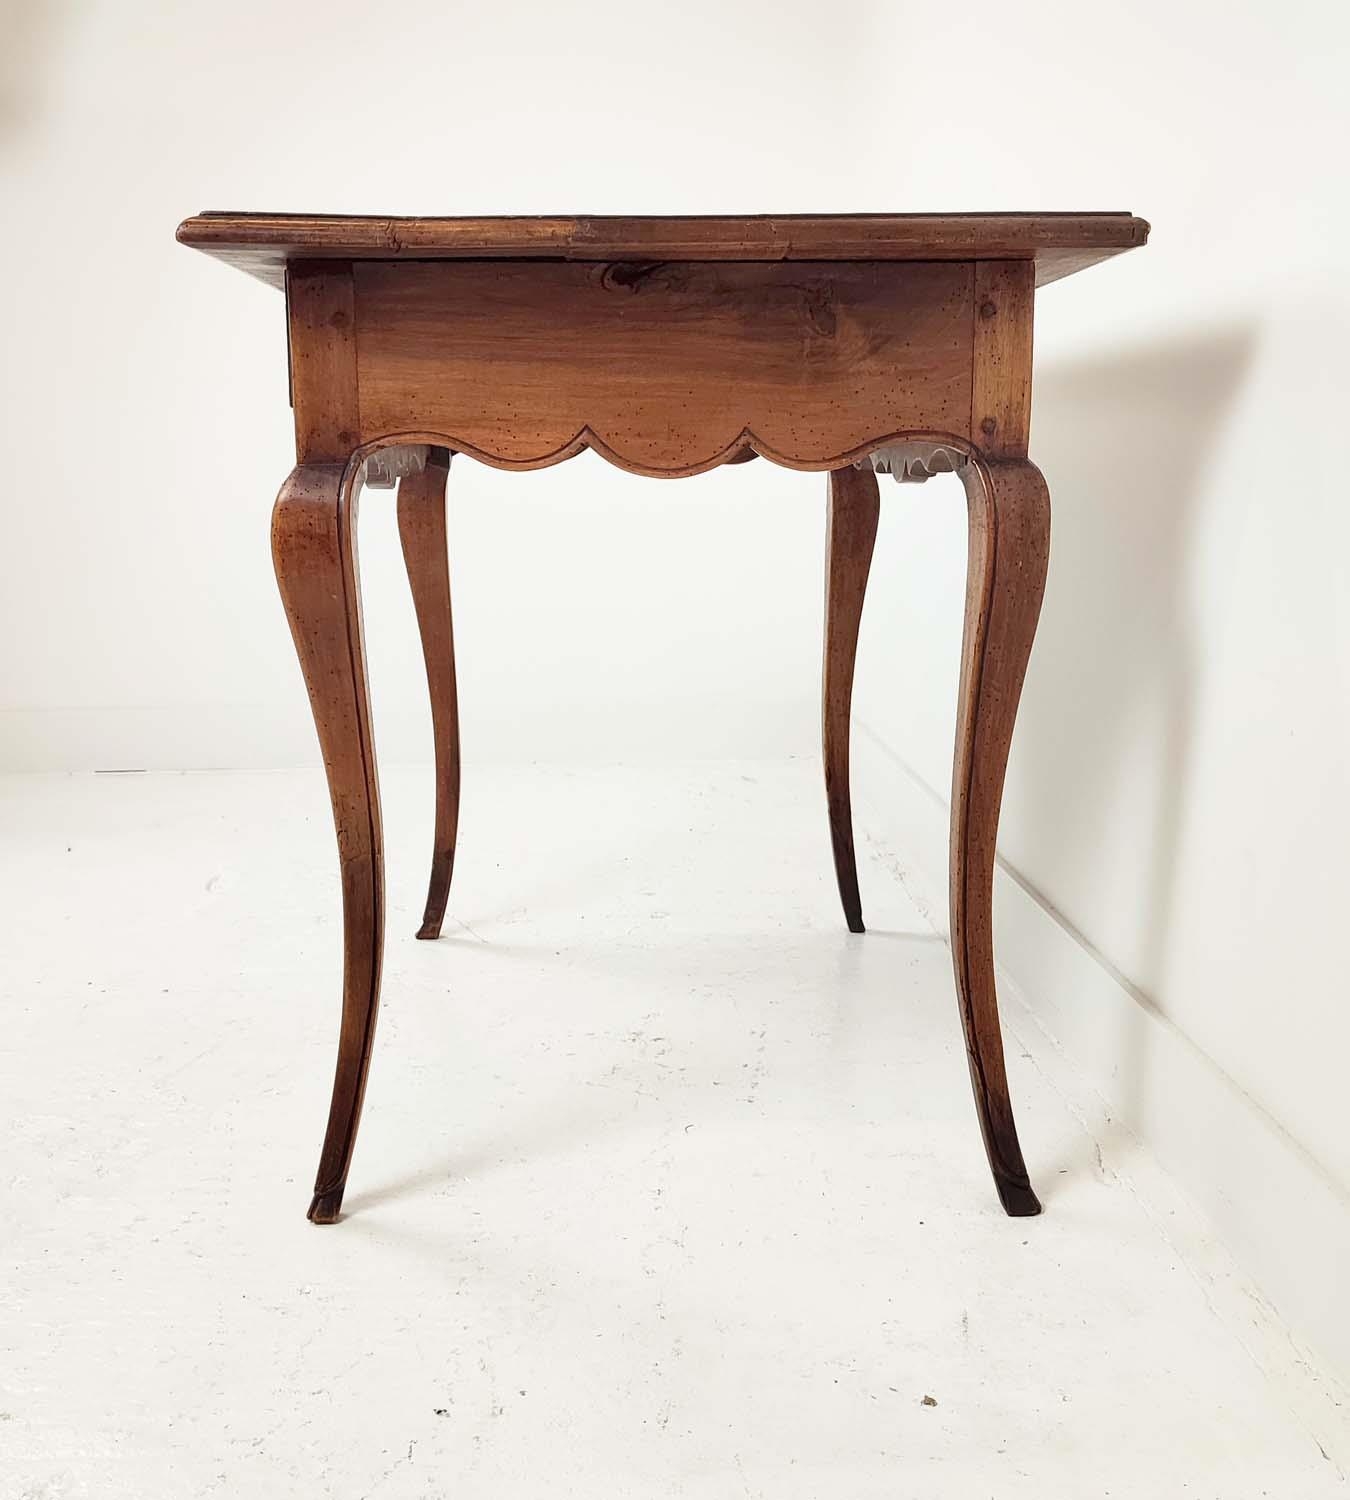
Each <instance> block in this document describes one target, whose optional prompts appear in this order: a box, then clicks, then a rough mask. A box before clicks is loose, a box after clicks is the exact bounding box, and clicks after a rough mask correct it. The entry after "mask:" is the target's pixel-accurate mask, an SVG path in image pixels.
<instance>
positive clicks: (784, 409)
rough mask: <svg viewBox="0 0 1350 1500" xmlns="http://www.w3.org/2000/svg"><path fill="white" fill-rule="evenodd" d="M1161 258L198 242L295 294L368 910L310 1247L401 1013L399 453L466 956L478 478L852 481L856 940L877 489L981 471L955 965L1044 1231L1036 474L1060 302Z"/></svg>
mask: <svg viewBox="0 0 1350 1500" xmlns="http://www.w3.org/2000/svg"><path fill="white" fill-rule="evenodd" d="M1147 234H1148V226H1147V225H1146V224H1144V223H1143V221H1142V220H1139V219H1134V218H1131V217H1130V216H1129V215H1127V214H1097V215H1093V214H1087V215H1083V214H1077V215H1046V214H1031V215H1025V214H1023V215H1018V214H1001V215H936V216H934V215H912V216H906V215H871V216H869V215H834V216H801V217H796V218H793V217H770V216H749V217H737V218H715V217H714V218H681V219H592V218H553V219H366V218H324V217H322V216H308V215H204V216H200V217H198V218H196V219H192V220H189V221H187V222H186V223H184V224H183V225H182V226H181V227H180V229H179V238H180V239H181V240H183V241H184V242H185V243H187V244H191V245H195V246H197V247H198V248H200V249H204V250H206V251H208V252H209V253H211V254H213V255H217V256H219V257H220V258H222V259H224V260H227V261H230V262H232V263H234V264H236V265H240V266H242V267H243V268H244V269H246V270H250V271H252V272H254V273H255V274H258V275H260V276H262V277H264V279H267V280H269V281H273V282H276V283H278V284H280V283H281V281H282V280H283V279H284V281H285V284H286V287H287V300H288V313H289V322H288V329H289V334H290V344H291V376H292V390H293V398H294V405H295V425H296V451H297V457H298V460H299V467H297V468H296V470H295V471H294V473H293V474H292V475H291V478H290V479H289V480H288V481H287V483H286V484H285V485H284V486H283V488H282V492H281V495H280V497H279V498H278V501H277V508H276V512H275V519H274V523H273V550H274V555H275V558H276V566H277V577H278V582H279V584H280V587H281V592H282V597H283V599H284V601H285V604H286V609H287V613H288V616H289V618H290V622H291V629H292V632H293V634H294V637H295V643H296V648H297V651H298V654H299V657H300V661H301V665H302V668H303V670H304V674H305V680H306V684H307V686H308V689H309V694H310V701H311V704H312V706H313V709H314V717H315V723H316V725H317V728H318V733H319V740H320V745H321V747H322V749H323V756H324V763H325V766H326V769H327V772H328V781H329V789H330V793H331V796H332V803H333V814H334V821H335V824H336V827H337V834H338V849H339V858H340V863H341V869H342V886H343V907H344V980H343V1010H342V1029H341V1036H340V1042H339V1049H338V1063H337V1070H336V1076H335V1081H334V1090H333V1101H332V1106H331V1109H330V1114H329V1122H328V1131H327V1135H326V1138H325V1142H324V1149H323V1156H322V1160H321V1164H320V1168H319V1174H318V1180H317V1182H316V1185H315V1194H314V1200H313V1203H312V1205H311V1209H310V1216H311V1217H312V1218H314V1219H315V1220H317V1221H319V1222H330V1221H331V1220H332V1219H333V1218H335V1217H336V1215H337V1213H338V1211H339V1208H340V1205H341V1201H342V1193H343V1187H344V1184H345V1182H346V1177H347V1172H348V1168H349V1166H350V1163H351V1154H352V1145H353V1141H354V1139H355V1135H356V1129H357V1124H358V1120H359V1116H360V1109H361V1098H362V1093H363V1090H364V1086H365V1079H366V1076H367V1071H368V1068H369V1062H370V1047H371V1040H372V1036H373V1032H374V1026H375V1018H376V1012H377V1006H378V993H379V980H380V962H381V947H382V941H383V869H382V860H383V855H382V849H381V834H380V810H379V796H378V791H377V787H376V771H375V755H374V747H373V742H372V740H371V730H370V709H369V694H368V689H367V686H366V674H365V652H364V646H363V642H362V627H361V607H360V593H359V587H358V583H357V572H356V555H355V509H356V500H355V497H356V492H357V489H358V486H359V482H360V478H359V476H360V474H361V473H362V470H363V464H364V461H365V460H366V459H368V458H371V457H373V456H374V455H375V454H377V453H378V452H379V451H380V450H381V449H382V448H384V447H386V446H387V445H390V444H397V445H399V446H400V447H402V448H411V447H416V448H418V449H420V448H424V447H428V446H430V447H431V448H432V450H433V451H432V455H431V462H430V464H429V465H428V467H427V468H426V470H425V472H423V473H420V474H414V475H412V476H411V477H409V478H406V479H405V480H404V481H403V484H402V487H401V490H400V495H399V502H398V513H399V528H400V534H401V537H402V541H403V548H404V554H405V558H406V560H407V564H408V573H409V579H410V582H411V586H412V590H413V597H414V601H415V604H416V609H417V615H418V622H419V627H420V629H421V633H422V643H423V651H424V655H425V657H426V666H427V679H428V684H429V687H430V691H431V697H432V708H433V720H434V724H435V735H436V755H437V810H436V834H435V842H434V852H433V860H432V875H431V882H430V888H429V891H428V898H427V908H426V914H425V917H424V920H423V925H422V930H421V932H420V933H419V936H422V937H431V936H435V935H436V934H437V933H438V932H439V930H440V925H441V921H442V919H443V915H444V910H445V902H446V897H447V892H448V889H449V884H450V878H451V872H452V869H453V861H454V851H455V833H456V824H457V819H458V804H459V744H458V712H457V705H456V684H455V662H454V640H453V625H452V618H451V606H450V582H449V568H448V560H447V555H446V528H445V482H446V468H447V465H448V461H449V450H455V451H463V452H465V453H468V454H471V455H473V456H475V457H479V458H482V459H483V460H484V461H486V462H489V463H494V464H498V465H500V466H502V467H507V468H521V469H527V468H537V467H541V466H543V465H545V464H550V463H556V462H558V461H560V460H561V459H564V458H567V457H569V456H570V455H571V454H573V453H575V452H577V451H579V450H580V449H581V448H583V447H587V446H590V447H594V448H596V449H597V450H598V451H599V452H601V453H602V454H604V455H605V456H606V457H607V458H609V459H610V460H611V461H613V462H615V463H618V464H620V465H622V466H623V467H625V468H628V469H631V470H633V471H635V472H638V473H646V474H662V475H680V474H692V473H697V472H700V471H701V470H703V469H706V468H710V467H712V466H713V465H715V464H719V463H728V462H730V463H739V462H744V461H745V460H746V459H749V458H752V457H754V456H755V454H756V453H759V454H762V455H763V456H766V457H769V458H772V459H775V460H776V461H778V462H780V463H784V464H786V465H789V466H791V467H796V468H804V469H823V470H830V471H833V472H832V473H831V478H830V516H829V530H828V538H827V553H828V562H827V584H826V625H825V660H824V673H823V678H824V680H823V690H822V704H823V712H822V749H823V757H824V763H825V780H826V792H827V801H828V804H829V813H830V830H831V840H832V844H833V849H834V859H835V870H836V874H837V876H838V880H839V889H840V896H841V899H842V902H843V905H844V911H845V916H846V918H847V920H848V924H849V926H850V928H851V929H853V930H854V931H861V930H862V913H861V904H860V901H859V896H858V886H857V869H856V858H855V851H854V846H853V831H852V816H851V808H850V796H849V727H850V726H849V720H850V701H851V695H852V682H853V674H854V665H855V660H856V653H857V640H858V628H859V621H860V617H861V612H862V607H863V600H864V597H865V590H866V584H867V576H868V571H869V566H870V559H871V554H872V546H873V540H874V537H875V533H876V525H877V511H878V500H877V485H876V481H875V478H874V477H873V474H872V471H871V469H870V468H863V469H858V468H856V467H853V464H854V461H855V460H860V459H861V460H865V459H866V458H867V456H868V455H869V454H870V453H872V452H874V451H875V450H878V449H881V448H885V449H886V456H885V458H884V460H882V461H883V462H884V463H885V464H886V466H887V467H889V468H890V469H892V471H893V472H895V473H897V474H900V475H904V476H905V477H907V478H911V479H917V478H923V477H924V476H925V475H929V474H932V473H937V472H945V471H948V470H950V469H953V468H962V469H963V476H964V481H965V484H966V488H967V493H968V496H969V506H970V571H969V578H968V583H967V604H966V622H965V639H964V646H963V654H962V672H961V690H960V703H959V720H958V731H957V744H956V758H955V769H954V780H953V799H952V845H951V882H952V886H951V903H952V951H953V958H954V963H955V969H956V983H957V990H958V995H959V999H960V1009H961V1019H962V1025H963V1028H964V1031H965V1037H966V1047H967V1052H968V1055H969V1059H970V1071H971V1078H972V1081H973V1084H974V1090H975V1100H976V1106H977V1110H978V1112H979V1116H980V1126H981V1130H982V1132H983V1135H984V1140H985V1145H986V1148H987V1151H988V1154H989V1160H990V1164H991V1167H992V1169H993V1174H994V1179H995V1183H996V1185H997V1188H998V1192H999V1196H1000V1198H1001V1199H1002V1201H1003V1205H1004V1207H1005V1208H1006V1209H1007V1211H1008V1212H1009V1213H1010V1214H1028V1213H1035V1212H1037V1211H1039V1207H1040V1205H1039V1203H1038V1201H1037V1199H1036V1196H1035V1194H1034V1192H1033V1191H1032V1188H1031V1185H1030V1182H1029V1180H1028V1178H1027V1173H1026V1168H1025V1165H1024V1163H1023V1160H1022V1153H1021V1149H1020V1146H1019V1143H1018V1139H1017V1130H1016V1126H1015V1123H1014V1120H1013V1114H1012V1107H1011V1104H1010V1102H1009V1098H1008V1085H1007V1077H1006V1070H1005V1066H1004V1057H1003V1046H1002V1036H1001V1032H1000V1027H999V1016H998V1000H997V993H996V988H995V977H994V959H993V930H992V900H993V873H994V859H995V840H996V837H997V831H998V818H999V810H1000V806H1001V800H1002V794H1003V781H1004V774H1005V771H1006V767H1007V759H1008V750H1009V746H1010V743H1011V738H1012V732H1013V723H1014V719H1015V715H1016V711H1017V703H1018V699H1019V696H1020V693H1021V687H1022V681H1023V677H1024V675H1025V671H1026V665H1027V659H1028V656H1029V653H1030V650H1031V644H1032V639H1033V636H1034V633H1035V628H1036V620H1037V616H1038V612H1039V609H1040V600H1041V594H1042V590H1043V587H1044V581H1045V569H1046V559H1047V556H1048V545H1049V501H1048V496H1047V493H1046V489H1045V484H1044V481H1043V480H1042V478H1041V476H1040V474H1039V472H1038V471H1037V470H1036V468H1035V467H1034V466H1033V465H1032V464H1031V463H1029V462H1028V461H1027V458H1026V454H1027V443H1028V434H1029V429H1030V411H1031V369H1032V323H1033V302H1034V288H1035V286H1036V285H1038V284H1043V283H1044V282H1046V281H1048V280H1053V279H1054V278H1055V277H1057V276H1060V275H1065V274H1068V272H1070V271H1072V270H1077V269H1080V268H1081V267H1083V266H1086V265H1090V264H1092V263H1093V262H1094V261H1096V260H1100V259H1101V258H1103V257H1104V256H1106V255H1110V254H1115V253H1117V252H1118V251H1120V250H1124V249H1128V248H1130V247H1131V246H1133V245H1138V244H1142V243H1143V242H1144V240H1145V239H1146V238H1147ZM402 456H403V458H404V459H408V458H409V454H408V453H407V452H405V453H404V454H403V455H402ZM421 456H422V455H421V453H420V452H419V453H416V454H413V455H411V457H412V458H415V459H419V460H420V458H421ZM385 467H386V477H387V474H391V473H393V472H394V471H395V469H396V468H398V469H400V470H402V471H405V472H406V470H405V469H404V468H403V466H402V465H394V464H393V463H392V461H391V462H390V463H389V464H387V465H386V466H385ZM373 482H374V479H373V477H372V483H373Z"/></svg>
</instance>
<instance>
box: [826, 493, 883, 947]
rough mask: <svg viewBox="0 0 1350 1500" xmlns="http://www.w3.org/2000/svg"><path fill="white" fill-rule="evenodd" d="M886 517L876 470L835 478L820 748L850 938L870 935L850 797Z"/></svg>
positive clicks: (829, 518) (829, 517)
mask: <svg viewBox="0 0 1350 1500" xmlns="http://www.w3.org/2000/svg"><path fill="white" fill-rule="evenodd" d="M880 511H881V497H880V494H879V493H878V490H877V476H876V475H875V474H874V473H873V472H872V466H871V464H870V463H869V464H868V465H867V466H866V467H865V468H860V467H858V466H856V465H850V466H849V467H848V468H846V469H836V470H835V471H834V472H833V473H832V474H831V475H830V477H829V490H828V496H827V503H826V522H825V662H824V670H823V672H822V684H821V695H820V696H821V710H820V740H821V758H822V760H823V762H824V765H825V804H826V808H827V811H828V813H829V819H830V847H831V849H832V850H833V853H834V874H835V879H836V880H837V881H838V883H839V899H840V901H841V902H842V903H843V907H844V920H845V922H846V923H847V924H848V930H849V931H850V932H862V931H863V930H864V929H863V919H862V898H861V896H860V895H859V894H858V860H857V855H856V854H855V853H854V849H853V801H852V797H851V795H850V791H849V728H850V724H851V722H852V715H853V667H854V663H855V661H856V660H857V656H858V627H859V625H860V624H861V622H862V611H863V599H864V597H865V595H866V593H867V575H868V573H869V571H870V570H871V567H872V547H873V544H874V543H875V542H876V539H877V518H878V516H879V515H880Z"/></svg>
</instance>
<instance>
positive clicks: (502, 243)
mask: <svg viewBox="0 0 1350 1500" xmlns="http://www.w3.org/2000/svg"><path fill="white" fill-rule="evenodd" d="M1148 231H1149V226H1148V225H1147V224H1146V223H1145V222H1144V220H1143V219H1137V218H1135V217H1134V216H1133V215H1132V214H1128V213H1016V214H996V213H991V214H716V215H699V216H672V217H644V218H622V217H613V216H601V217H595V216H592V215H539V216H531V217H509V218H432V219H424V218H384V217H380V216H378V215H347V214H260V213H223V212H214V211H213V212H208V213H201V214H197V215H195V216H194V217H193V218H190V219H185V220H184V221H183V223H181V224H180V225H179V226H178V239H179V240H180V242H181V243H183V244H184V245H190V246H192V248H193V249H196V250H202V251H205V252H206V253H207V254H208V255H213V256H215V257H216V258H217V259H218V260H223V261H225V262H227V263H228V264H230V265H232V266H237V267H238V268H239V269H240V270H242V271H247V272H248V273H249V274H250V275H252V276H256V277H258V278H259V279H260V280H262V281H265V282H268V283H269V284H270V285H272V286H277V287H280V286H282V285H283V283H284V278H285V269H286V263H287V262H288V261H292V260H324V259H331V260H489V259H496V258H501V259H510V260H520V259H528V260H571V261H613V260H630V261H681V260H685V261H736V260H748V261H769V260H801V261H830V260H928V261H931V260H1035V262H1036V283H1037V285H1038V286H1044V285H1045V284H1046V283H1047V282H1050V281H1057V280H1059V278H1060V277H1062V276H1068V275H1070V274H1071V273H1072V272H1074V271H1081V270H1083V269H1084V268H1085V267H1087V266H1091V265H1095V264H1096V263H1097V262H1098V261H1100V260H1105V259H1106V258H1107V257H1108V256H1111V255H1118V254H1120V252H1121V251H1123V250H1132V249H1134V248H1135V247H1136V246H1138V245H1142V244H1144V243H1145V241H1146V240H1147V239H1148Z"/></svg>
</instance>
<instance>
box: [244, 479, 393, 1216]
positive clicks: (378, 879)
mask: <svg viewBox="0 0 1350 1500" xmlns="http://www.w3.org/2000/svg"><path fill="white" fill-rule="evenodd" d="M272 557H273V561H274V563H275V565H276V574H277V584H278V587H279V588H280V590H281V598H282V602H283V603H284V605H285V607H286V614H287V617H288V618H289V620H290V625H291V634H292V636H293V637H294V640H295V649H296V653H297V655H298V656H299V658H300V666H301V669H302V671H303V672H304V676H305V686H306V687H307V688H308V690H309V700H310V706H311V708H312V709H313V711H314V724H315V728H316V729H317V730H318V735H319V745H320V748H321V749H322V751H323V760H324V768H325V770H326V771H327V773H328V790H329V795H330V797H331V799H332V804H333V821H334V824H335V826H336V829H337V843H338V860H339V865H340V868H341V875H342V918H343V971H342V1025H341V1031H340V1033H339V1039H338V1057H337V1068H336V1071H335V1074H334V1078H333V1099H332V1104H331V1106H330V1108H329V1114H328V1129H327V1132H326V1134H325V1136H324V1143H323V1153H322V1155H321V1157H320V1161H319V1171H318V1176H317V1179H316V1181H315V1184H314V1201H313V1203H312V1204H311V1206H310V1211H309V1216H310V1218H311V1219H313V1220H314V1221H315V1223H321V1224H322V1223H332V1222H333V1220H334V1219H335V1218H336V1217H337V1212H338V1207H339V1205H340V1204H341V1202H342V1191H343V1187H344V1185H345V1184H346V1181H347V1172H348V1169H349V1168H350V1166H351V1159H352V1148H353V1146H354V1145H355V1142H356V1131H357V1126H358V1124H359V1122H360V1118H361V1103H362V1099H363V1097H364V1095H365V1087H366V1076H367V1073H368V1072H369V1068H370V1053H371V1045H372V1043H373V1041H374V1035H375V1020H376V1016H377V1014H378V1010H379V997H380V963H381V955H382V950H383V946H384V850H383V836H382V833H381V827H380V798H379V786H378V782H377V778H376V770H375V749H374V743H373V740H372V738H371V729H370V701H369V690H368V687H367V684H366V657H365V643H364V639H363V636H362V629H361V596H360V589H359V585H358V581H357V569H356V489H355V481H354V479H348V478H347V477H345V475H344V470H343V466H342V465H340V464H302V465H301V466H300V467H298V468H296V469H295V470H294V471H293V472H292V473H291V476H290V478H289V479H287V481H286V483H285V484H284V485H282V487H281V493H280V494H279V495H278V496H277V503H276V509H275V510H274V511H273V514H272Z"/></svg>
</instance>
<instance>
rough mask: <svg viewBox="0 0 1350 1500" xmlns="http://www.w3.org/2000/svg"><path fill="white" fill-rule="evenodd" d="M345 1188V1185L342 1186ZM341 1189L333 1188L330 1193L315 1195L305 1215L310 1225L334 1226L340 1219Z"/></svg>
mask: <svg viewBox="0 0 1350 1500" xmlns="http://www.w3.org/2000/svg"><path fill="white" fill-rule="evenodd" d="M344 1186H345V1185H344ZM343 1190H344V1189H343V1188H341V1187H338V1188H334V1189H333V1191H332V1192H331V1193H315V1194H314V1197H313V1199H312V1200H311V1202H310V1205H309V1214H308V1215H307V1217H308V1219H309V1222H310V1223H311V1224H336V1223H337V1221H338V1220H339V1219H340V1218H341V1217H342V1194H343Z"/></svg>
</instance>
